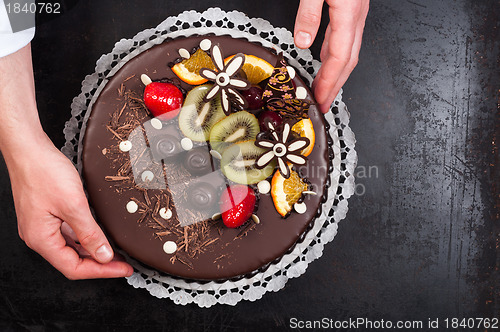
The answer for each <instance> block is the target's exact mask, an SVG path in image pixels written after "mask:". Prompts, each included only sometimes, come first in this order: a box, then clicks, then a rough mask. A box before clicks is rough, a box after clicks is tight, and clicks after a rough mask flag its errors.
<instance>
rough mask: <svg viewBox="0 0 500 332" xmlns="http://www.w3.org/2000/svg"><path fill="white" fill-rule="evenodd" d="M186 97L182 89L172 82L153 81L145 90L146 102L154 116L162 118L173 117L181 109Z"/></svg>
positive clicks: (168, 118)
mask: <svg viewBox="0 0 500 332" xmlns="http://www.w3.org/2000/svg"><path fill="white" fill-rule="evenodd" d="M183 100H184V97H183V96H182V92H181V90H179V88H177V87H176V86H175V85H173V84H170V83H160V82H152V83H149V84H148V85H146V89H145V90H144V103H145V104H146V107H147V108H148V109H149V110H150V111H151V113H152V114H153V116H155V117H157V118H160V119H161V120H170V119H173V118H175V117H176V116H177V114H179V111H180V110H181V106H182V102H183Z"/></svg>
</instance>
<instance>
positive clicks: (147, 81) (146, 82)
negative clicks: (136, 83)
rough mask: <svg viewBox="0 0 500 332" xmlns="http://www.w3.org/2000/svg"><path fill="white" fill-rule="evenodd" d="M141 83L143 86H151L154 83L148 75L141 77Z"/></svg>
mask: <svg viewBox="0 0 500 332" xmlns="http://www.w3.org/2000/svg"><path fill="white" fill-rule="evenodd" d="M141 81H142V84H144V85H149V84H151V83H153V81H152V80H151V78H150V77H149V76H148V75H146V74H142V75H141Z"/></svg>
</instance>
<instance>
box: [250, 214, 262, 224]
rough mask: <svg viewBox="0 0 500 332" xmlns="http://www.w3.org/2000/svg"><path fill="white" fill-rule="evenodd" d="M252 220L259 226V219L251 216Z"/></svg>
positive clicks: (254, 215) (253, 215)
mask: <svg viewBox="0 0 500 332" xmlns="http://www.w3.org/2000/svg"><path fill="white" fill-rule="evenodd" d="M252 220H253V221H254V222H255V223H256V224H260V218H259V217H258V216H257V215H256V214H252Z"/></svg>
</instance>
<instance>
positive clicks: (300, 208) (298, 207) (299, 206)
mask: <svg viewBox="0 0 500 332" xmlns="http://www.w3.org/2000/svg"><path fill="white" fill-rule="evenodd" d="M293 208H294V209H295V211H297V213H300V214H303V213H306V211H307V206H306V203H304V202H302V203H295V204H294V205H293Z"/></svg>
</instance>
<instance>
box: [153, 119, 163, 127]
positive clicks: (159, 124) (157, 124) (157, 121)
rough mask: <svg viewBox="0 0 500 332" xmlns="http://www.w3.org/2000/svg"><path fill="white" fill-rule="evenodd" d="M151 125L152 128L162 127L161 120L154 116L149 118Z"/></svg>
mask: <svg viewBox="0 0 500 332" xmlns="http://www.w3.org/2000/svg"><path fill="white" fill-rule="evenodd" d="M151 127H153V128H154V129H158V130H160V129H161V128H163V123H161V121H160V120H159V119H157V118H154V119H151Z"/></svg>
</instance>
